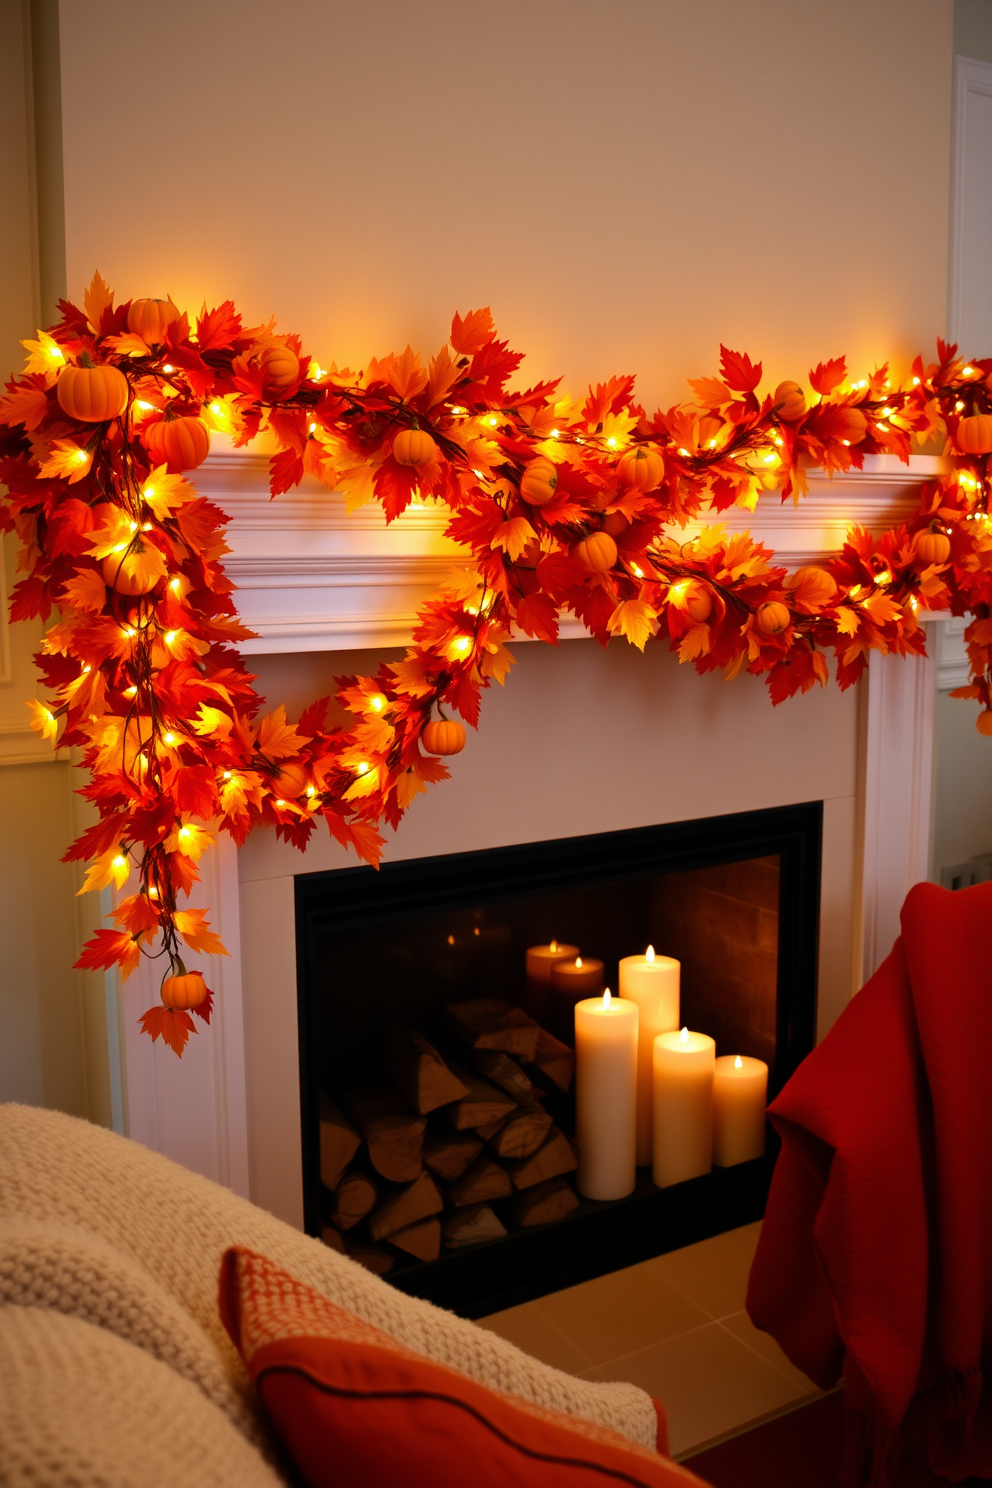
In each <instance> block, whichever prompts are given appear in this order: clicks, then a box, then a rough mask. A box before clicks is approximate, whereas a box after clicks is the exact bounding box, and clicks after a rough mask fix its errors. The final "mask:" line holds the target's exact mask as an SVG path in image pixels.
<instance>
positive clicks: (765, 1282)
mask: <svg viewBox="0 0 992 1488" xmlns="http://www.w3.org/2000/svg"><path fill="white" fill-rule="evenodd" d="M770 1114H771V1117H772V1120H773V1122H774V1124H775V1126H776V1129H777V1130H778V1132H779V1133H780V1135H781V1137H782V1144H783V1145H782V1152H781V1155H780V1157H779V1160H778V1163H777V1165H776V1168H775V1174H774V1177H773V1180H772V1187H771V1194H770V1196H769V1200H768V1209H767V1213H766V1216H765V1222H764V1225H763V1227H762V1232H761V1239H760V1242H759V1244H758V1249H757V1253H756V1255H755V1258H754V1265H753V1267H752V1270H751V1279H750V1284H749V1288H748V1298H747V1310H748V1313H749V1314H750V1317H751V1320H752V1321H753V1322H754V1323H755V1325H756V1326H757V1327H759V1328H763V1329H764V1330H765V1331H766V1332H768V1333H771V1334H772V1336H773V1337H774V1338H776V1339H777V1340H778V1342H779V1344H780V1345H781V1347H782V1348H783V1349H784V1351H785V1353H786V1354H787V1355H788V1356H789V1358H790V1359H791V1360H792V1361H793V1363H794V1364H796V1365H797V1366H798V1367H799V1368H800V1369H802V1370H804V1371H805V1373H806V1374H808V1375H809V1376H810V1378H811V1379H813V1380H815V1382H816V1383H817V1384H818V1385H820V1386H821V1387H823V1388H827V1387H829V1386H830V1385H833V1384H835V1383H836V1382H837V1380H838V1379H840V1378H841V1376H843V1379H844V1391H845V1399H846V1403H847V1408H848V1427H849V1447H850V1450H849V1453H848V1466H847V1481H848V1482H850V1483H853V1484H863V1483H867V1482H871V1483H873V1484H883V1483H885V1482H886V1481H887V1474H888V1467H889V1464H890V1462H891V1461H892V1458H893V1452H895V1451H897V1450H906V1446H907V1443H913V1444H914V1446H913V1449H914V1450H915V1449H917V1448H918V1447H919V1446H920V1445H924V1446H925V1450H926V1451H927V1453H928V1456H929V1461H930V1466H931V1468H932V1470H933V1471H934V1472H936V1473H938V1474H940V1475H942V1476H945V1477H948V1478H950V1479H951V1480H952V1481H955V1482H959V1481H960V1480H961V1479H962V1478H966V1477H969V1476H981V1477H992V884H980V885H978V886H976V887H975V888H971V889H963V890H960V891H958V892H957V893H950V892H949V891H948V890H946V889H939V888H937V887H935V886H934V885H933V884H917V886H916V887H915V888H914V889H912V890H911V891H910V893H909V894H908V896H907V898H906V902H905V904H904V905H903V909H902V936H901V938H900V939H899V940H897V941H896V944H895V946H894V948H893V950H892V954H891V955H890V956H889V958H888V960H887V961H885V962H884V964H883V965H882V966H881V967H880V968H879V970H878V971H877V972H876V973H875V975H874V976H873V977H872V978H871V980H870V981H869V982H868V983H867V985H866V986H865V987H864V988H863V989H862V991H861V992H859V993H858V995H857V997H855V998H854V999H853V1000H852V1002H851V1003H850V1004H849V1006H848V1007H847V1008H846V1009H845V1011H844V1013H843V1014H842V1015H841V1017H840V1018H839V1019H838V1020H837V1022H836V1024H835V1025H834V1027H833V1028H832V1029H831V1031H830V1033H829V1034H828V1035H827V1037H826V1038H825V1039H824V1040H823V1043H822V1044H820V1046H819V1047H818V1048H817V1049H815V1050H814V1051H813V1053H812V1054H811V1055H810V1056H809V1058H808V1059H806V1060H805V1061H804V1063H803V1064H802V1065H801V1067H800V1068H799V1069H798V1070H797V1071H796V1073H795V1075H794V1076H793V1078H792V1079H791V1080H790V1081H789V1083H788V1085H787V1086H786V1087H785V1089H784V1090H783V1091H782V1093H781V1095H780V1096H779V1097H778V1099H777V1100H776V1101H775V1103H774V1104H773V1105H772V1107H771V1112H770Z"/></svg>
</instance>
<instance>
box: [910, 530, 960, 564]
mask: <svg viewBox="0 0 992 1488" xmlns="http://www.w3.org/2000/svg"><path fill="white" fill-rule="evenodd" d="M913 549H914V551H915V553H916V556H917V558H919V560H920V562H921V563H927V564H929V563H946V562H947V560H948V558H950V556H951V539H950V538H949V537H948V536H947V533H946V532H934V531H933V529H932V528H931V529H928V530H927V531H925V532H918V533H917V534H916V537H915V538H914V540H913Z"/></svg>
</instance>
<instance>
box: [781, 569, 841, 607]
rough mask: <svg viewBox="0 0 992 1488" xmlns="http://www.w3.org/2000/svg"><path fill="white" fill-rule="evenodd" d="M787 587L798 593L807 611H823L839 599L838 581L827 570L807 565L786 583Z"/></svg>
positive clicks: (790, 576)
mask: <svg viewBox="0 0 992 1488" xmlns="http://www.w3.org/2000/svg"><path fill="white" fill-rule="evenodd" d="M785 587H786V588H787V589H792V590H794V591H796V593H797V594H798V596H799V602H800V603H801V604H802V605H803V606H804V607H805V608H807V609H810V608H812V609H823V608H824V607H825V606H826V605H832V604H833V602H834V600H835V599H836V598H837V580H836V579H835V578H834V576H833V574H830V573H827V570H826V569H825V568H819V567H818V566H817V565H816V564H815V563H805V564H803V566H802V568H797V569H796V571H795V573H794V574H790V575H789V577H788V578H787V579H786V581H785Z"/></svg>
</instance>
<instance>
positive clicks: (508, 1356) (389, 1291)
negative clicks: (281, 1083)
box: [0, 1105, 656, 1483]
mask: <svg viewBox="0 0 992 1488" xmlns="http://www.w3.org/2000/svg"><path fill="white" fill-rule="evenodd" d="M234 1244H240V1245H246V1246H249V1247H250V1248H251V1249H253V1250H257V1251H260V1252H261V1253H262V1254H263V1255H267V1256H270V1257H271V1258H272V1259H273V1260H274V1261H276V1262H278V1263H279V1264H280V1265H282V1266H285V1268H286V1269H287V1270H288V1271H291V1272H292V1273H293V1274H294V1275H296V1276H298V1277H300V1278H301V1279H302V1280H304V1281H307V1282H309V1283H310V1284H311V1285H312V1286H314V1287H316V1288H318V1289H319V1290H320V1291H321V1292H323V1293H324V1294H325V1295H327V1296H328V1297H331V1298H332V1299H333V1300H334V1301H335V1302H338V1303H339V1304H340V1305H341V1306H342V1307H347V1308H349V1309H350V1310H351V1311H353V1312H355V1313H357V1314H358V1315H359V1316H360V1317H363V1318H365V1319H367V1320H368V1321H369V1322H370V1323H374V1324H375V1325H376V1326H377V1327H379V1328H383V1329H385V1330H386V1331H387V1332H389V1333H391V1334H393V1335H394V1336H395V1337H396V1338H398V1339H400V1340H401V1341H402V1342H403V1343H405V1344H406V1345H407V1346H408V1347H410V1348H412V1349H415V1350H417V1351H419V1352H420V1353H422V1354H425V1355H426V1356H427V1357H428V1358H431V1359H435V1360H437V1361H438V1362H439V1363H442V1364H447V1365H450V1366H451V1367H452V1368H455V1369H459V1370H461V1371H462V1372H463V1373H465V1374H467V1375H470V1376H471V1377H472V1378H473V1379H476V1380H479V1381H480V1382H481V1383H483V1384H487V1385H491V1386H493V1387H494V1388H496V1389H499V1390H505V1391H507V1392H508V1393H510V1394H513V1395H517V1396H520V1397H521V1398H522V1399H524V1400H530V1401H533V1402H535V1403H536V1404H538V1405H543V1406H547V1407H550V1408H552V1409H555V1410H560V1411H565V1412H567V1413H568V1414H571V1415H575V1416H582V1417H585V1418H586V1419H587V1420H590V1421H596V1422H598V1423H599V1424H601V1425H603V1426H609V1427H612V1429H613V1430H615V1431H619V1432H621V1433H622V1434H623V1435H625V1436H627V1437H629V1438H630V1439H631V1440H633V1441H636V1442H640V1443H641V1444H642V1445H644V1446H653V1445H654V1441H655V1432H656V1420H655V1414H654V1408H653V1406H652V1404H651V1401H650V1398H649V1397H648V1396H647V1395H646V1394H645V1393H644V1391H643V1390H639V1389H637V1388H636V1386H634V1385H627V1384H592V1383H589V1382H587V1381H585V1380H580V1379H576V1378H574V1377H573V1376H571V1375H567V1374H563V1373H561V1372H560V1371H559V1370H557V1369H552V1368H550V1367H549V1366H548V1365H545V1364H541V1363H539V1362H538V1361H537V1360H535V1359H531V1358H529V1357H528V1356H527V1355H526V1354H524V1353H523V1352H522V1351H521V1350H520V1349H517V1348H515V1347H514V1346H513V1345H512V1344H510V1343H506V1342H505V1341H504V1340H503V1339H501V1338H499V1337H497V1336H496V1335H495V1334H493V1333H489V1332H487V1331H486V1330H485V1329H482V1328H478V1327H476V1326H475V1324H474V1323H471V1322H466V1321H465V1320H464V1319H462V1318H457V1317H455V1316H453V1314H451V1313H448V1312H445V1311H443V1310H442V1309H440V1308H438V1307H435V1306H433V1305H432V1304H431V1303H429V1302H423V1301H420V1300H419V1299H417V1298H413V1297H407V1296H405V1295H404V1294H403V1293H402V1292H399V1291H396V1290H395V1289H394V1288H393V1287H391V1286H389V1285H388V1284H387V1283H386V1282H384V1281H381V1280H379V1278H377V1277H375V1276H372V1275H370V1273H369V1272H367V1271H366V1270H364V1268H363V1267H361V1266H359V1265H357V1264H356V1263H355V1262H353V1261H351V1260H349V1259H348V1258H347V1257H345V1256H341V1255H338V1254H337V1253H336V1252H335V1251H332V1250H329V1249H328V1248H327V1247H326V1246H324V1245H322V1244H321V1243H320V1241H318V1240H312V1239H310V1238H308V1237H307V1236H305V1235H301V1234H299V1233H298V1231H296V1230H294V1229H292V1228H291V1227H290V1226H289V1225H286V1224H284V1223H283V1222H282V1221H281V1220H277V1219H274V1218H273V1217H272V1216H271V1215H270V1214H267V1213H265V1211H264V1210H261V1209H257V1208H256V1207H255V1206H254V1205H252V1204H249V1203H248V1202H246V1201H245V1200H244V1199H239V1198H237V1197H236V1196H235V1195H234V1194H232V1193H230V1192H229V1191H228V1190H227V1189H225V1188H221V1187H220V1186H219V1185H217V1184H215V1183H211V1182H210V1181H209V1180H208V1179H206V1178H201V1177H199V1176H198V1175H197V1174H195V1173H190V1172H188V1171H187V1170H186V1169H185V1168H182V1167H180V1166H178V1164H176V1163H173V1162H170V1161H169V1160H168V1159H166V1158H164V1157H160V1156H158V1155H157V1154H155V1153H152V1152H149V1151H147V1149H145V1148H144V1147H141V1146H139V1145H138V1144H137V1143H135V1142H130V1141H127V1140H126V1139H124V1138H122V1137H118V1136H116V1135H115V1134H114V1133H113V1132H109V1131H106V1130H104V1129H103V1128H101V1127H97V1126H92V1125H90V1124H89V1123H88V1122H85V1121H80V1120H78V1119H76V1118H75V1117H71V1116H64V1115H62V1114H60V1113H58V1112H54V1111H44V1110H39V1109H37V1108H35V1107H30V1106H17V1105H0V1303H3V1302H6V1303H8V1304H14V1305H15V1309H16V1307H18V1306H19V1307H27V1308H35V1309H37V1308H46V1309H49V1310H51V1311H53V1312H60V1313H63V1314H70V1315H72V1317H73V1318H74V1319H76V1320H78V1321H79V1322H80V1323H85V1324H86V1325H87V1327H89V1328H92V1327H93V1325H94V1324H96V1325H98V1327H99V1329H100V1330H101V1331H102V1333H103V1334H105V1335H111V1334H113V1335H116V1336H117V1338H119V1339H120V1340H122V1341H126V1342H127V1343H128V1344H130V1345H137V1347H138V1348H140V1349H141V1350H142V1352H143V1353H145V1354H147V1355H150V1356H151V1357H152V1358H153V1359H154V1360H155V1361H156V1362H157V1364H158V1365H160V1366H168V1368H169V1369H170V1370H171V1371H172V1372H173V1373H174V1374H176V1375H179V1376H181V1377H182V1379H183V1381H184V1388H185V1389H186V1390H187V1392H188V1391H189V1390H193V1391H196V1392H198V1393H199V1395H200V1397H201V1398H205V1400H206V1401H209V1402H210V1403H211V1404H212V1405H213V1407H214V1408H215V1410H217V1409H219V1410H220V1411H221V1412H223V1414H224V1416H225V1417H226V1423H229V1424H230V1426H233V1427H234V1428H236V1430H237V1432H238V1433H240V1434H241V1437H242V1439H244V1438H247V1440H248V1441H249V1442H252V1443H257V1442H258V1441H259V1440H260V1439H261V1437H260V1430H259V1427H258V1426H257V1424H256V1422H255V1419H254V1416H253V1414H252V1412H251V1410H250V1408H249V1406H248V1404H247V1401H248V1394H247V1384H246V1379H245V1374H244V1370H243V1368H242V1365H241V1362H240V1360H239V1359H238V1357H237V1354H236V1353H235V1351H234V1348H233V1347H232V1345H231V1342H230V1340H229V1339H228V1337H227V1334H226V1332H225V1331H224V1327H223V1325H222V1323H221V1321H220V1315H219V1312H218V1304H217V1292H218V1274H219V1269H220V1261H221V1256H222V1255H223V1253H224V1251H225V1250H226V1249H227V1247H228V1246H230V1245H234ZM191 1324H192V1325H195V1326H191ZM159 1373H160V1374H161V1369H160V1370H159ZM253 1455H254V1457H255V1458H256V1460H257V1461H258V1463H259V1465H260V1467H262V1468H264V1467H265V1464H264V1463H263V1462H262V1458H261V1457H260V1456H259V1455H258V1453H257V1451H256V1452H255V1453H254V1454H253ZM265 1471H269V1469H268V1468H265ZM3 1481H4V1479H3V1477H2V1476H0V1482H3ZM10 1481H11V1482H12V1483H13V1482H14V1481H15V1480H14V1479H13V1478H12V1479H10ZM18 1481H19V1480H18ZM39 1481H40V1480H39ZM81 1481H89V1480H88V1479H85V1480H81ZM121 1481H125V1479H121ZM217 1481H218V1482H221V1481H222V1480H221V1478H218V1479H217ZM223 1481H226V1478H224V1479H223ZM247 1481H248V1480H247V1479H246V1483H247Z"/></svg>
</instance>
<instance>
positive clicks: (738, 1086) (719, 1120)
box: [713, 1054, 768, 1168]
mask: <svg viewBox="0 0 992 1488" xmlns="http://www.w3.org/2000/svg"><path fill="white" fill-rule="evenodd" d="M767 1100H768V1066H767V1064H766V1063H765V1062H764V1060H763V1059H749V1058H748V1057H747V1055H742V1054H737V1055H734V1054H722V1055H721V1056H720V1058H719V1059H718V1060H717V1061H716V1069H715V1071H714V1077H713V1161H714V1163H715V1164H716V1166H717V1167H718V1168H732V1167H733V1166H734V1165H735V1164H736V1163H742V1162H750V1161H751V1159H752V1158H754V1157H760V1156H761V1155H762V1153H763V1152H764V1150H765V1105H766V1102H767Z"/></svg>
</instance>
